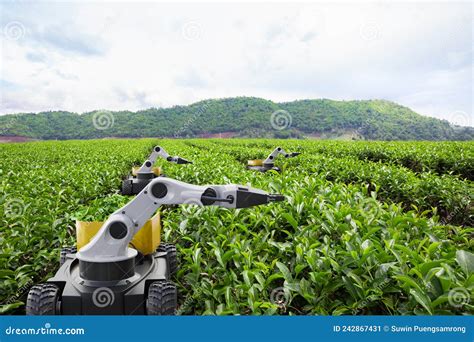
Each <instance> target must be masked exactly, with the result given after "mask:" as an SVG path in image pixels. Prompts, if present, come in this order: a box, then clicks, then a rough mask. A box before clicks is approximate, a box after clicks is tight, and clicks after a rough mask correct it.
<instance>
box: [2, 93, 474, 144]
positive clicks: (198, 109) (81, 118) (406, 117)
mask: <svg viewBox="0 0 474 342" xmlns="http://www.w3.org/2000/svg"><path fill="white" fill-rule="evenodd" d="M220 133H222V134H221V136H225V137H277V138H289V137H294V138H302V137H313V138H346V139H374V140H472V139H474V128H472V127H471V128H469V127H459V126H453V125H450V124H449V123H448V122H447V121H442V120H438V119H434V118H429V117H425V116H422V115H419V114H417V113H415V112H413V111H412V110H410V109H409V108H406V107H403V106H400V105H398V104H396V103H393V102H389V101H384V100H370V101H332V100H324V99H323V100H301V101H294V102H286V103H275V102H272V101H268V100H264V99H260V98H251V97H237V98H227V99H217V100H205V101H201V102H198V103H194V104H192V105H189V106H175V107H171V108H160V109H156V108H151V109H147V110H143V111H138V112H130V111H116V112H108V111H96V112H90V113H84V114H76V113H70V112H63V111H57V112H42V113H38V114H33V113H25V114H13V115H3V116H0V136H24V137H30V138H34V139H92V138H103V137H203V136H204V137H207V136H219V134H220Z"/></svg>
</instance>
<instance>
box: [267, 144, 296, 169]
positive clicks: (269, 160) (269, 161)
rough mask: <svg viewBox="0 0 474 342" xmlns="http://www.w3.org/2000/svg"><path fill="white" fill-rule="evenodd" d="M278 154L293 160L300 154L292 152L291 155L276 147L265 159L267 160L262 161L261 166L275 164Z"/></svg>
mask: <svg viewBox="0 0 474 342" xmlns="http://www.w3.org/2000/svg"><path fill="white" fill-rule="evenodd" d="M279 154H282V155H284V156H285V158H293V157H296V156H297V155H299V154H300V152H292V153H287V152H286V151H285V150H284V149H282V148H281V147H277V148H276V149H274V150H273V152H272V153H270V154H269V155H268V157H267V159H265V160H264V161H263V164H264V165H265V164H273V163H274V162H275V159H276V157H277V156H278V155H279Z"/></svg>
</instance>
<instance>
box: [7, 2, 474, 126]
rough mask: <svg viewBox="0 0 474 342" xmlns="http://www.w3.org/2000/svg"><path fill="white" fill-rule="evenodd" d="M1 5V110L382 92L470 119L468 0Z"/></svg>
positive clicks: (429, 111)
mask: <svg viewBox="0 0 474 342" xmlns="http://www.w3.org/2000/svg"><path fill="white" fill-rule="evenodd" d="M0 7H1V8H0V10H2V13H3V15H2V18H1V21H0V24H1V27H2V28H3V32H2V36H1V38H2V52H1V62H2V69H1V70H0V80H1V81H0V91H1V103H0V105H1V107H0V113H3V114H4V113H11V112H25V111H41V110H57V109H63V110H70V111H77V112H83V111H90V110H94V109H100V108H104V109H113V110H117V109H130V110H138V109H144V108H148V107H152V106H155V107H158V106H171V105H175V104H188V103H191V102H194V101H198V100H202V99H205V98H216V97H227V96H260V97H264V98H268V99H272V100H274V101H288V100H294V99H301V98H320V97H324V98H333V99H372V98H384V99H388V100H392V101H395V102H399V103H401V104H403V105H406V106H409V107H411V108H413V109H414V110H417V111H419V112H420V113H422V114H426V115H431V116H436V117H439V118H445V119H448V120H450V119H451V120H453V121H456V120H457V121H459V119H458V118H459V111H461V112H464V113H466V115H467V117H468V120H467V121H468V123H470V124H471V125H472V124H473V122H474V121H473V120H470V118H472V98H471V97H472V60H473V58H472V27H471V26H472V18H471V11H470V10H471V4H470V3H458V4H453V3H445V4H442V3H441V4H440V3H429V2H428V3H418V4H410V3H397V4H392V3H385V2H378V3H369V4H367V3H365V4H361V3H358V4H352V5H351V4H342V3H336V4H329V3H328V4H326V3H317V4H308V3H306V4H216V3H210V4H157V3H139V4H134V3H96V4H91V3H88V4H80V3H74V4H72V3H43V4H36V5H31V4H28V5H26V4H7V3H3V4H0ZM12 22H15V23H16V22H17V23H20V24H21V25H22V27H20V28H22V30H23V31H22V32H23V34H21V35H20V38H18V37H9V36H8V34H9V33H8V32H7V31H6V30H5V27H6V26H7V25H8V24H9V23H12ZM20 31H21V30H20ZM9 38H18V39H9ZM453 113H457V114H453ZM464 121H466V120H464ZM469 121H470V122H469ZM458 123H464V122H458Z"/></svg>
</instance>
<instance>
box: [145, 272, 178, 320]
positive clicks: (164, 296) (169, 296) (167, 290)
mask: <svg viewBox="0 0 474 342" xmlns="http://www.w3.org/2000/svg"><path fill="white" fill-rule="evenodd" d="M177 306H178V290H177V289H176V285H175V284H173V283H172V282H171V281H168V280H160V281H155V282H153V283H151V284H150V287H149V288H148V296H147V301H146V314H147V315H149V316H173V315H175V314H176V308H177Z"/></svg>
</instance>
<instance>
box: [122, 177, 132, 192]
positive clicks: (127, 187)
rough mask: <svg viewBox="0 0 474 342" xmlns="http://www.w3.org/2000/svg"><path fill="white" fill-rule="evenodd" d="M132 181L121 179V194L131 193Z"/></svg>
mask: <svg viewBox="0 0 474 342" xmlns="http://www.w3.org/2000/svg"><path fill="white" fill-rule="evenodd" d="M132 187H133V185H132V182H131V181H130V180H128V179H126V180H124V181H122V195H124V196H130V195H131V194H132Z"/></svg>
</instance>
